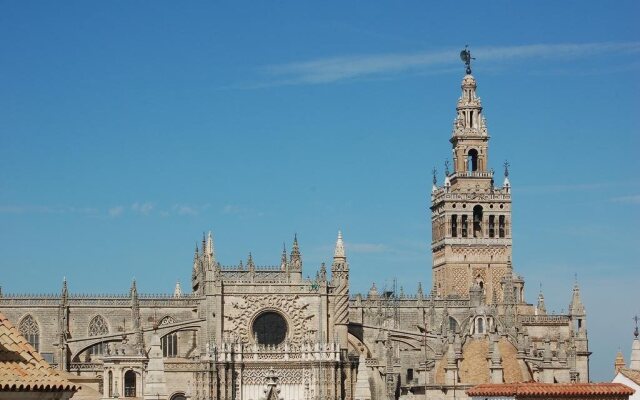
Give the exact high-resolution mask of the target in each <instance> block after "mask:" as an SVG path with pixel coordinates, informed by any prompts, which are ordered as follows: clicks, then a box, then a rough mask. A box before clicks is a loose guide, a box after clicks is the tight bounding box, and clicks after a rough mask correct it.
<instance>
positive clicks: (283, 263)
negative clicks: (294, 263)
mask: <svg viewBox="0 0 640 400" xmlns="http://www.w3.org/2000/svg"><path fill="white" fill-rule="evenodd" d="M287 265H288V261H287V246H286V245H285V244H284V243H282V255H281V256H280V270H281V271H286V270H287Z"/></svg>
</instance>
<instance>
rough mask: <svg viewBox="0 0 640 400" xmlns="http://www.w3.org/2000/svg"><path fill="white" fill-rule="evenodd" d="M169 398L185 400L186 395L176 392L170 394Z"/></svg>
mask: <svg viewBox="0 0 640 400" xmlns="http://www.w3.org/2000/svg"><path fill="white" fill-rule="evenodd" d="M171 400H187V397H186V396H185V395H184V393H176V394H174V395H173V396H171Z"/></svg>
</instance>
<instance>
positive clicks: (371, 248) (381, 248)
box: [345, 243, 389, 253]
mask: <svg viewBox="0 0 640 400" xmlns="http://www.w3.org/2000/svg"><path fill="white" fill-rule="evenodd" d="M345 247H346V250H347V252H353V253H383V252H385V251H388V250H389V248H388V247H387V246H386V245H384V244H381V243H345Z"/></svg>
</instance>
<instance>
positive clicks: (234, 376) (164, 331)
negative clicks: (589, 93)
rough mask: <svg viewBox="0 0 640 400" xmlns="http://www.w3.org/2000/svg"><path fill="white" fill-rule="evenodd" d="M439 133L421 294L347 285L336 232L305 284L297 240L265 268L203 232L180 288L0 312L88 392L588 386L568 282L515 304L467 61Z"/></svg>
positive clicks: (387, 399)
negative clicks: (441, 144) (228, 257)
mask: <svg viewBox="0 0 640 400" xmlns="http://www.w3.org/2000/svg"><path fill="white" fill-rule="evenodd" d="M451 143H452V146H453V147H452V152H453V163H452V166H453V171H448V166H447V171H445V172H446V173H445V177H444V182H443V184H442V185H441V186H439V185H438V184H437V181H436V177H435V176H434V186H433V190H432V194H431V211H432V219H431V220H432V227H433V235H432V251H433V267H432V282H433V287H432V289H431V290H430V292H429V293H424V292H423V289H422V287H421V286H420V287H419V289H418V292H417V293H416V294H411V295H408V294H404V293H402V292H400V293H394V292H385V293H379V292H378V290H377V288H376V287H375V285H374V287H372V288H371V290H370V291H369V293H367V294H365V295H361V294H356V295H355V296H352V295H350V293H349V268H350V266H349V264H348V262H347V256H346V252H345V246H344V243H343V238H342V235H341V234H339V235H338V239H337V242H336V248H335V252H334V255H333V261H332V264H331V266H330V271H327V268H326V267H325V266H324V265H323V266H322V267H321V269H320V271H319V273H318V275H317V276H316V278H315V279H313V280H309V279H303V277H302V276H303V275H302V269H303V263H302V255H301V252H300V247H299V244H298V241H297V238H295V239H294V241H293V245H292V250H291V252H290V253H288V252H287V251H283V253H282V256H281V261H280V265H277V266H272V267H259V266H256V265H255V264H254V262H253V259H252V257H251V255H249V258H248V260H247V261H246V264H243V263H240V264H239V265H234V266H223V265H221V264H220V263H219V262H218V260H217V258H216V254H215V247H214V243H213V237H212V235H211V234H209V235H208V236H207V237H204V238H203V240H202V245H201V246H198V247H197V248H196V251H195V254H194V259H193V271H192V285H191V288H192V291H191V293H188V294H187V293H182V291H181V290H180V289H179V288H177V290H176V292H175V293H174V294H167V295H157V296H156V295H145V294H139V293H138V292H137V288H136V285H135V282H134V283H133V284H132V286H131V289H130V290H129V293H127V294H125V295H105V296H96V295H74V294H70V293H69V292H68V289H67V284H66V282H65V283H64V284H63V287H62V290H61V292H60V294H58V295H10V294H4V295H1V296H0V309H1V310H2V312H3V313H5V314H6V315H7V316H8V317H9V318H10V319H11V320H13V321H16V323H17V324H18V325H19V326H20V324H22V327H23V328H24V329H27V330H29V332H30V334H31V336H29V337H30V338H31V339H30V340H31V341H33V342H34V343H35V344H36V345H37V346H38V349H39V351H40V352H41V353H42V354H43V355H44V356H45V357H46V358H48V359H49V360H50V361H51V363H52V364H53V365H55V366H56V367H57V368H59V369H60V370H65V371H69V372H72V373H75V374H80V375H85V376H94V377H95V376H97V377H100V378H101V379H100V381H101V382H102V384H100V385H99V387H97V388H96V389H97V390H99V391H100V392H101V393H103V395H104V398H109V397H113V396H114V395H116V394H117V395H118V396H119V397H133V396H136V397H141V398H142V397H144V398H158V399H163V398H164V399H172V400H179V399H183V398H185V397H190V398H192V399H219V400H261V399H274V400H276V399H284V400H303V399H321V398H322V399H326V398H331V399H346V400H352V399H356V400H360V399H364V400H369V399H372V400H391V399H398V398H400V397H403V398H409V397H421V398H429V399H448V398H466V395H465V390H466V389H469V388H470V387H472V386H473V385H476V384H480V383H500V382H516V381H528V380H532V379H533V380H537V381H541V382H588V380H589V368H588V366H589V364H588V363H589V355H590V353H589V348H588V341H587V331H586V312H585V309H584V306H583V305H582V302H581V298H580V291H579V288H578V286H577V285H576V286H575V288H574V289H573V294H572V299H571V304H570V306H569V312H568V313H567V314H553V315H549V314H547V313H546V310H545V307H544V297H543V295H542V293H540V295H539V296H538V302H537V304H536V305H533V304H528V303H526V301H525V296H524V286H525V282H524V279H523V278H521V277H520V276H519V275H517V274H516V273H515V272H514V267H513V265H512V257H511V248H512V241H511V184H510V182H509V178H508V165H505V174H504V175H505V177H504V182H503V184H502V186H500V187H498V186H496V184H495V182H494V172H493V170H491V169H489V162H488V160H489V158H488V155H489V135H488V130H487V125H486V122H485V119H484V117H483V115H482V105H481V102H480V98H479V97H478V96H477V94H476V81H475V79H474V77H473V76H472V75H471V74H470V71H469V73H468V74H467V75H466V76H465V77H464V79H463V81H462V96H461V97H460V100H459V101H458V105H457V116H456V119H455V121H454V127H453V136H452V138H451ZM25 321H26V322H25ZM158 343H159V344H160V347H158ZM160 351H161V352H162V357H160V356H159V354H160V353H159V352H160ZM160 392H162V393H160Z"/></svg>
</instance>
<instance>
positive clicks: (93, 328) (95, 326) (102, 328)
mask: <svg viewBox="0 0 640 400" xmlns="http://www.w3.org/2000/svg"><path fill="white" fill-rule="evenodd" d="M108 333H109V325H107V321H106V320H105V319H104V317H103V316H102V315H96V316H95V317H93V318H92V319H91V322H89V336H103V335H107V334H108ZM106 347H107V343H106V342H100V343H96V344H94V345H93V346H91V347H90V348H89V355H90V356H91V355H97V354H104V351H105V350H106Z"/></svg>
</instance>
